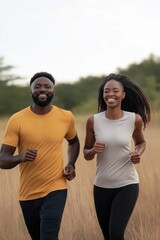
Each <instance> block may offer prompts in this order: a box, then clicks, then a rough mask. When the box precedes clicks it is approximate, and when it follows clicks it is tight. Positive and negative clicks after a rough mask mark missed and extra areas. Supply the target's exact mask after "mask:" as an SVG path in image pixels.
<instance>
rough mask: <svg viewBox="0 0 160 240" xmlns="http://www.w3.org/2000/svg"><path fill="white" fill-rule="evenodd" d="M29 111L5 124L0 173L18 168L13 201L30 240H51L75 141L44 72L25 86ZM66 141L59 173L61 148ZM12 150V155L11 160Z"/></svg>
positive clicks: (58, 219)
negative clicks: (65, 160)
mask: <svg viewBox="0 0 160 240" xmlns="http://www.w3.org/2000/svg"><path fill="white" fill-rule="evenodd" d="M30 88H31V95H32V99H33V105H32V106H30V107H27V108H25V109H23V110H21V111H19V112H18V113H15V114H14V115H13V116H11V118H10V119H9V121H8V124H7V127H6V131H5V134H4V138H3V141H2V146H1V152H0V167H1V168H2V169H11V168H13V167H15V166H17V165H19V167H20V191H19V199H20V205H21V208H22V212H23V215H24V220H25V223H26V226H27V228H28V231H29V234H30V236H31V238H32V239H33V240H40V239H41V240H57V239H58V233H59V229H60V224H61V219H62V214H63V210H64V206H65V203H66V197H67V181H66V179H67V180H69V181H70V180H72V179H73V178H74V177H75V162H76V160H77V157H78V155H79V148H80V145H79V139H78V137H77V134H76V130H75V124H74V117H73V115H72V113H71V112H70V111H67V110H63V109H60V108H58V107H56V106H53V105H52V104H51V100H52V98H53V96H54V93H55V80H54V78H53V76H52V75H51V74H49V73H47V72H39V73H36V74H35V75H34V76H33V77H32V78H31V80H30ZM64 138H65V139H66V140H67V141H68V163H67V165H66V167H65V168H64V170H63V153H62V143H63V140H64ZM16 148H18V155H14V153H15V150H16Z"/></svg>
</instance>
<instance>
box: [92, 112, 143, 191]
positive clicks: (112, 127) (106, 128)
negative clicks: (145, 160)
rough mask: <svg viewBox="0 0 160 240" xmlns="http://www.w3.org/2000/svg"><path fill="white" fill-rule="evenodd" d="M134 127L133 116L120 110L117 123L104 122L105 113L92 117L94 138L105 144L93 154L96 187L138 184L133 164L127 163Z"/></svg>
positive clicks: (133, 114) (114, 121) (105, 120)
mask: <svg viewBox="0 0 160 240" xmlns="http://www.w3.org/2000/svg"><path fill="white" fill-rule="evenodd" d="M134 127H135V113H131V112H126V111H124V112H123V117H122V118H120V119H117V120H110V119H107V118H106V116H105V112H101V113H97V114H95V115H94V133H95V139H96V141H98V142H102V143H105V144H106V145H107V147H106V148H105V149H104V151H103V152H102V153H101V154H98V155H97V168H96V176H95V181H94V184H95V185H96V186H99V187H103V188H117V187H122V186H126V185H129V184H133V183H139V177H138V173H137V171H136V168H135V165H134V164H133V163H132V162H131V160H130V152H131V140H132V134H133V131H134Z"/></svg>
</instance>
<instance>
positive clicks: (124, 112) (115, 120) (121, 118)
mask: <svg viewBox="0 0 160 240" xmlns="http://www.w3.org/2000/svg"><path fill="white" fill-rule="evenodd" d="M122 112H123V116H122V117H120V118H117V119H109V118H107V117H106V115H105V111H104V112H103V116H104V118H105V119H106V120H107V121H111V122H118V121H120V120H123V118H124V117H125V115H126V111H122Z"/></svg>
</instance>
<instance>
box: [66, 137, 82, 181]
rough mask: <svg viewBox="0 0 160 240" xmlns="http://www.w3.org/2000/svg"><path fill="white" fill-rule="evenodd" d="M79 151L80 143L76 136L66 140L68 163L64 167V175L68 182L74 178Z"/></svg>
mask: <svg viewBox="0 0 160 240" xmlns="http://www.w3.org/2000/svg"><path fill="white" fill-rule="evenodd" d="M79 151H80V143H79V139H78V136H77V135H76V136H75V137H74V138H73V139H71V140H68V163H67V165H66V167H65V173H64V175H65V176H66V178H67V179H68V180H72V179H73V178H74V177H75V175H76V174H75V163H76V161H77V158H78V155H79Z"/></svg>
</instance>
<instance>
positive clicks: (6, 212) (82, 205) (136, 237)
mask: <svg viewBox="0 0 160 240" xmlns="http://www.w3.org/2000/svg"><path fill="white" fill-rule="evenodd" d="M6 120H7V119H1V120H0V138H1V137H2V135H3V132H4V127H5V125H6ZM85 121H86V117H84V116H81V117H80V116H77V117H76V125H77V130H78V134H79V138H80V141H81V153H80V156H79V159H78V161H77V164H76V172H77V177H76V178H75V179H74V180H73V181H71V182H69V183H68V187H69V191H68V200H67V204H66V207H65V211H64V215H63V220H62V225H61V230H60V240H102V239H103V237H102V234H101V231H100V228H99V225H98V222H97V218H96V215H95V210H94V204H93V196H92V188H93V179H94V174H95V160H93V161H90V162H87V161H85V160H84V158H83V154H82V148H83V143H84V134H85ZM145 138H146V140H147V149H146V151H145V153H144V155H143V158H142V161H141V163H140V164H139V165H137V166H136V167H137V170H138V172H139V176H140V195H139V199H138V201H137V204H136V207H135V209H134V212H133V214H132V217H131V219H130V221H129V224H128V226H127V230H126V234H125V236H126V240H151V239H152V240H159V239H160V227H159V222H160V201H159V199H160V187H159V183H160V163H159V156H160V147H159V124H157V123H156V121H153V122H152V123H151V125H150V126H149V127H148V129H147V130H146V131H145ZM65 150H66V143H64V151H65ZM64 156H65V159H66V154H64ZM66 160H67V159H66ZM18 180H19V172H18V167H16V168H14V169H12V170H0V239H1V240H29V239H30V237H29V236H28V233H27V230H26V227H25V224H24V220H23V217H22V213H21V210H20V207H19V204H18Z"/></svg>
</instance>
